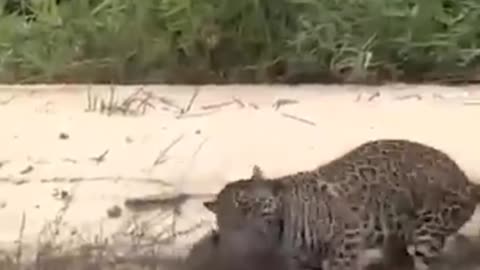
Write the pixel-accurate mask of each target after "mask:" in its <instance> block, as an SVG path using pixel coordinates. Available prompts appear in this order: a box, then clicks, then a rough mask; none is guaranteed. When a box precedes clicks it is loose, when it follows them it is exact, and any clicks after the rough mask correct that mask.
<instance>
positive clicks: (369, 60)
mask: <svg viewBox="0 0 480 270" xmlns="http://www.w3.org/2000/svg"><path fill="white" fill-rule="evenodd" d="M479 23H480V2H478V1H476V0H455V1H453V0H388V1H387V0H345V1H338V0H242V1H236V0H203V1H195V0H142V1H130V0H3V1H0V81H1V82H3V83H5V82H6V83H11V82H17V83H18V82H84V83H85V82H116V83H130V82H134V83H138V82H167V83H168V82H172V83H229V82H310V81H315V82H330V81H334V82H363V83H364V82H379V81H384V80H389V81H391V80H404V81H405V80H411V81H432V80H440V81H447V80H452V81H462V80H465V81H468V80H474V79H475V78H476V77H477V76H476V69H477V66H478V62H479V61H478V59H479V57H478V56H479V54H480V50H479V43H480V28H479V27H478V25H480V24H479Z"/></svg>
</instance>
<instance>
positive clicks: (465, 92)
mask: <svg viewBox="0 0 480 270" xmlns="http://www.w3.org/2000/svg"><path fill="white" fill-rule="evenodd" d="M138 88H139V87H138V86H135V87H133V86H132V87H120V86H117V87H116V95H117V97H116V98H117V100H122V99H124V97H126V96H128V95H130V94H131V93H132V92H134V91H136V90H137V89H138ZM87 89H88V87H87V86H82V85H69V86H62V85H60V86H50V85H40V86H6V85H4V86H0V123H2V128H3V130H2V132H1V133H0V144H1V146H0V149H1V152H0V163H1V164H3V166H2V167H1V168H0V180H1V181H0V184H1V188H0V220H1V222H0V249H3V248H8V249H10V248H15V246H16V245H17V243H16V241H17V239H18V238H19V232H20V231H22V233H23V236H22V237H21V238H22V242H23V243H24V245H26V246H31V248H32V249H34V248H35V243H36V242H37V240H38V239H39V237H40V238H48V236H46V235H47V233H46V232H42V233H41V231H42V228H45V224H47V223H49V222H51V221H52V220H54V219H55V216H56V215H57V214H58V212H59V210H60V209H61V208H62V207H63V206H64V205H65V201H62V200H59V199H57V198H56V197H55V196H54V190H55V189H59V190H65V191H67V192H69V193H71V194H72V198H73V199H72V201H71V202H70V203H69V207H68V209H67V210H66V212H65V214H64V215H60V216H61V217H62V219H61V221H62V223H61V225H60V227H59V228H60V229H59V230H60V231H61V233H62V234H67V235H69V234H75V235H81V236H82V237H83V238H85V239H92V238H94V237H95V236H98V235H101V236H102V237H107V236H109V235H111V234H113V233H115V232H119V231H120V232H130V233H135V232H138V230H139V228H142V226H143V227H146V228H147V229H149V230H152V232H158V230H165V226H167V225H168V224H170V223H171V221H172V220H171V219H170V218H167V219H166V218H165V217H164V216H163V215H164V214H162V213H161V211H160V209H157V210H154V211H149V212H144V213H136V212H133V211H129V210H128V209H125V207H124V205H123V203H124V200H125V199H126V198H130V197H141V196H145V195H152V194H160V193H165V192H169V193H172V194H173V193H175V192H177V193H179V192H187V193H199V194H204V193H214V192H217V191H218V190H219V189H220V188H221V187H222V186H223V185H224V184H225V183H226V182H228V181H232V180H235V179H237V178H241V177H246V176H248V175H249V173H250V170H251V167H252V165H254V164H258V165H260V166H261V167H262V168H263V169H264V171H265V173H266V174H267V175H269V176H279V175H282V174H286V173H291V172H294V171H297V170H302V169H310V168H312V167H314V166H317V165H319V164H320V163H322V162H326V161H328V160H330V159H332V158H334V157H335V156H337V155H339V154H341V153H343V152H345V151H347V150H348V149H349V148H352V147H354V146H356V145H358V144H360V143H362V142H363V141H365V140H367V139H375V138H408V139H413V140H416V141H420V142H425V143H429V144H431V145H433V146H436V147H438V148H441V149H443V150H444V151H446V152H447V153H449V154H450V155H451V156H452V157H453V158H455V159H456V160H457V161H458V162H459V163H460V165H461V166H462V167H463V168H464V169H465V170H466V171H467V173H468V174H469V175H470V176H471V177H472V178H473V179H477V178H478V176H479V175H480V166H478V165H479V164H480V144H479V143H478V138H480V126H479V125H478V123H480V122H477V121H479V120H480V106H475V105H474V104H470V103H475V100H478V102H479V103H480V91H476V89H479V88H478V87H476V86H471V87H468V88H467V87H465V88H446V87H437V86H421V87H416V86H404V85H394V86H385V87H358V86H347V87H343V86H328V87H327V86H297V87H286V86H225V87H215V86H205V87H196V88H195V87H167V86H148V87H145V88H144V91H146V92H153V93H154V94H155V95H156V96H157V97H164V98H167V99H169V100H171V101H173V102H174V103H175V104H177V105H178V106H179V107H186V106H187V104H188V102H189V100H190V98H191V96H192V93H193V92H194V91H195V89H198V90H199V95H198V96H197V98H196V99H195V100H194V102H193V105H192V107H191V110H190V111H189V112H188V113H186V114H185V115H184V116H183V117H180V118H177V116H178V115H179V112H178V109H175V108H174V107H171V106H167V105H166V104H164V103H161V102H159V101H158V99H157V101H152V103H154V105H155V109H149V110H147V112H146V113H145V115H141V116H134V117H133V116H123V115H113V116H106V115H105V114H103V115H102V114H100V113H99V112H85V109H86V108H87ZM92 93H93V95H99V96H101V97H103V99H106V100H108V95H109V86H95V87H92ZM376 93H378V94H376ZM233 99H236V100H237V102H232V103H231V104H230V105H226V106H223V107H220V108H214V109H208V108H204V106H208V105H212V104H220V103H224V102H231V101H233ZM278 99H292V100H296V101H297V103H295V104H288V105H284V106H281V107H280V108H278V110H277V109H275V108H274V107H273V106H272V104H274V103H275V102H276V101H277V100H278ZM466 103H469V104H466ZM289 116H290V117H289ZM292 116H294V117H297V118H302V119H304V120H306V121H308V122H305V121H300V120H297V119H293V118H292ZM61 133H66V134H68V136H69V138H68V139H64V140H62V139H60V138H59V136H60V134H61ZM175 140H177V143H175V144H174V145H173V146H172V147H171V148H170V150H169V151H166V152H165V151H164V152H165V153H164V162H163V163H161V164H159V165H156V166H152V164H153V163H154V161H155V160H156V159H157V157H158V156H159V154H160V153H161V152H162V151H163V150H164V149H165V148H167V147H168V146H169V145H171V144H172V142H174V141H175ZM107 150H108V153H107V154H106V156H105V160H104V161H103V162H101V163H97V162H95V161H94V160H92V159H91V158H94V157H98V156H100V155H101V154H102V153H104V152H105V151H107ZM29 166H31V168H33V170H31V171H30V172H27V173H25V172H24V173H23V174H22V171H24V170H25V169H27V168H28V167H29ZM72 179H73V180H77V181H71V180H72ZM478 179H479V180H480V178H478ZM114 205H118V206H120V207H121V208H122V209H123V213H122V216H121V217H120V218H116V219H112V218H109V217H108V216H107V210H108V209H109V208H110V207H112V206H114ZM181 210H182V215H181V216H180V217H179V218H178V220H177V225H178V229H179V230H182V229H188V228H190V227H191V226H192V225H194V224H197V223H201V222H203V224H204V226H203V229H202V230H199V231H197V233H195V235H196V236H198V235H200V234H201V233H203V232H204V231H205V230H207V229H208V228H209V227H210V226H211V221H212V220H213V217H212V216H211V215H210V214H209V213H208V212H207V211H206V210H205V209H203V207H202V205H201V200H200V199H197V200H191V201H189V202H187V204H185V205H184V207H182V209H181ZM23 213H24V217H25V219H24V221H25V222H24V225H23V226H22V215H23ZM168 213H170V212H168ZM162 217H163V218H162ZM132 219H135V220H137V225H136V226H132V225H131V221H132ZM476 219H477V218H476ZM165 224H167V225H165ZM472 224H474V223H472ZM168 226H169V225H168ZM20 228H23V230H21V229H20ZM471 228H475V230H477V228H476V227H475V226H473V225H472V227H471ZM465 231H466V232H470V233H476V231H474V230H473V229H470V230H468V229H466V230H465ZM146 233H148V231H147V232H146ZM196 236H195V237H194V236H185V237H180V238H179V240H178V242H177V244H176V246H177V247H179V246H183V245H185V244H186V243H190V242H192V241H193V239H196ZM62 237H64V236H62ZM85 241H87V240H85Z"/></svg>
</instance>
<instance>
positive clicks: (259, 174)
mask: <svg viewBox="0 0 480 270" xmlns="http://www.w3.org/2000/svg"><path fill="white" fill-rule="evenodd" d="M251 178H252V179H253V180H261V179H265V176H264V175H263V171H262V169H260V167H259V166H258V165H254V166H253V169H252V177H251Z"/></svg>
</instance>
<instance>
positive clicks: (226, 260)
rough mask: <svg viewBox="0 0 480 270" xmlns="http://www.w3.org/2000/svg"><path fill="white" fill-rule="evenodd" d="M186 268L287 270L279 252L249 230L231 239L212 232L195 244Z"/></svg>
mask: <svg viewBox="0 0 480 270" xmlns="http://www.w3.org/2000/svg"><path fill="white" fill-rule="evenodd" d="M184 267H185V270H263V269H278V270H287V269H288V267H287V262H286V260H285V256H282V253H281V250H280V248H279V247H276V246H275V244H274V243H273V242H272V241H269V240H268V239H266V237H264V236H263V235H262V234H261V233H259V232H257V231H255V230H252V229H248V228H242V229H238V230H237V231H235V232H230V233H229V234H228V235H219V234H218V232H217V231H212V232H210V233H209V234H207V235H206V236H204V237H203V238H202V239H201V240H200V241H198V242H197V243H196V244H194V246H193V247H192V249H191V250H190V253H189V255H188V257H187V258H186V259H185V262H184ZM288 270H293V269H288Z"/></svg>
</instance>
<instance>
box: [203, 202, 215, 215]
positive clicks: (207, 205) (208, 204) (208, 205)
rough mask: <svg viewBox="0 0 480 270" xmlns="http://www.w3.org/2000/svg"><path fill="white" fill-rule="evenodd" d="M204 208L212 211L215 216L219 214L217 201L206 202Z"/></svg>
mask: <svg viewBox="0 0 480 270" xmlns="http://www.w3.org/2000/svg"><path fill="white" fill-rule="evenodd" d="M203 206H205V208H207V209H208V210H210V211H211V212H212V213H214V214H216V213H217V201H216V200H213V201H205V202H203Z"/></svg>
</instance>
